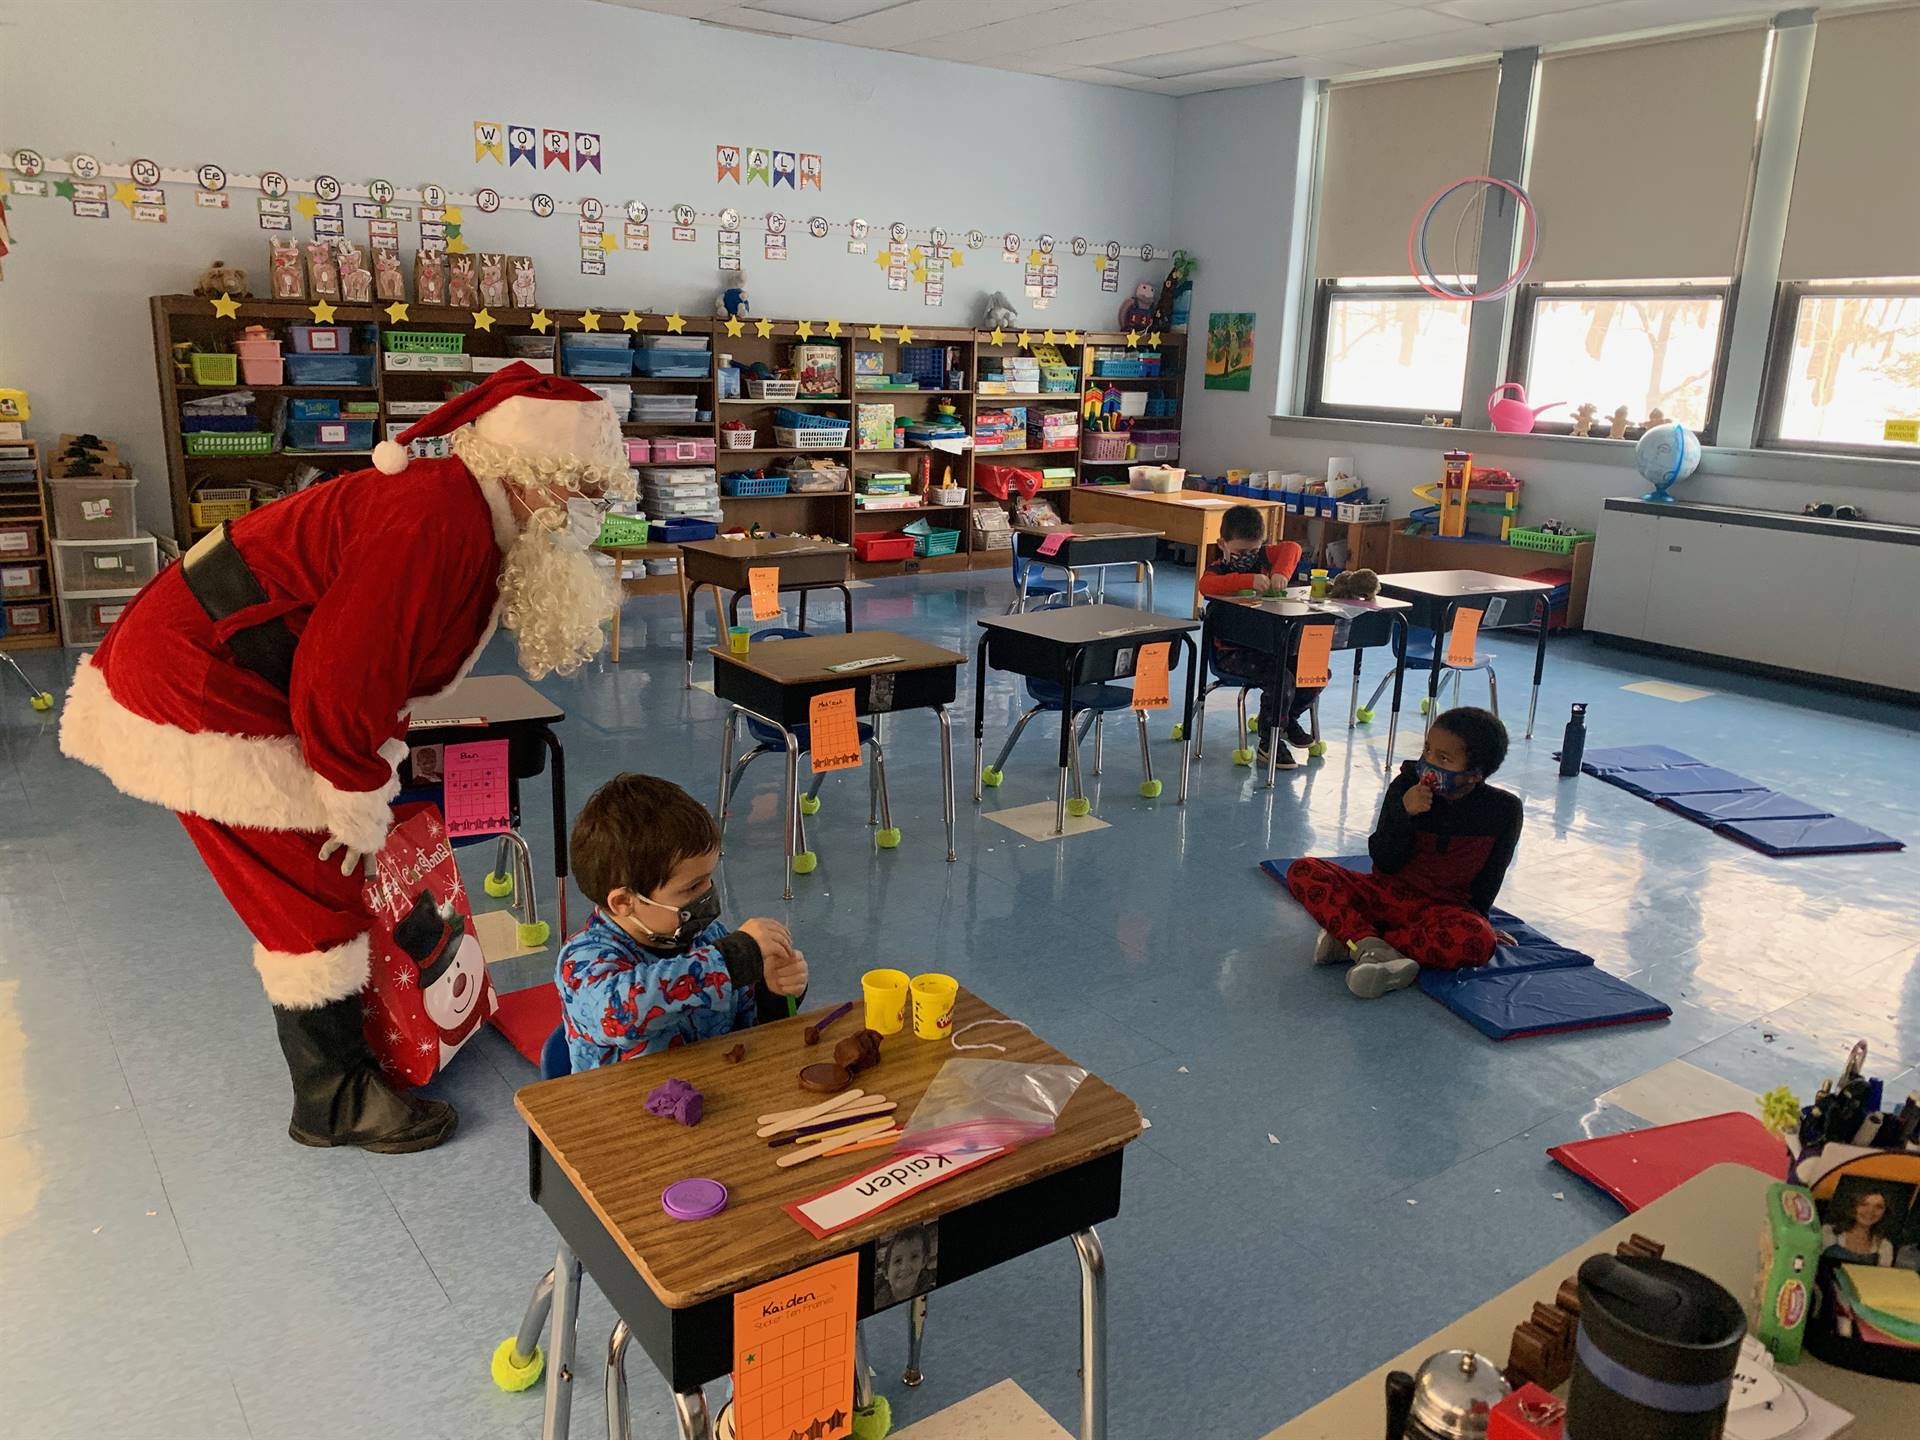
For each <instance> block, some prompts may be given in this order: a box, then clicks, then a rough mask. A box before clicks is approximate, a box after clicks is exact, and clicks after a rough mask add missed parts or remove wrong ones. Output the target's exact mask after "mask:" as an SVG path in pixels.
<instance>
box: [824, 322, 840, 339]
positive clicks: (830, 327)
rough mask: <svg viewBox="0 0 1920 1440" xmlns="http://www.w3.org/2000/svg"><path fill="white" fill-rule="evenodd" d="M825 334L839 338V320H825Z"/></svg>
mask: <svg viewBox="0 0 1920 1440" xmlns="http://www.w3.org/2000/svg"><path fill="white" fill-rule="evenodd" d="M827 334H828V336H829V337H831V338H832V339H835V340H838V339H839V338H840V322H839V321H838V320H829V321H827Z"/></svg>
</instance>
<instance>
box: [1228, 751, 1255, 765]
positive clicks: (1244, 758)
mask: <svg viewBox="0 0 1920 1440" xmlns="http://www.w3.org/2000/svg"><path fill="white" fill-rule="evenodd" d="M1233 763H1234V764H1236V765H1251V764H1253V751H1251V750H1236V751H1234V752H1233Z"/></svg>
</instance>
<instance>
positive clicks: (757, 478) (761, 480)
mask: <svg viewBox="0 0 1920 1440" xmlns="http://www.w3.org/2000/svg"><path fill="white" fill-rule="evenodd" d="M720 493H721V494H722V495H727V496H731V497H733V498H735V499H744V498H746V497H748V496H752V495H784V494H786V493H787V477H786V476H784V475H722V476H721V477H720Z"/></svg>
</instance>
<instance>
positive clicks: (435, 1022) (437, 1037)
mask: <svg viewBox="0 0 1920 1440" xmlns="http://www.w3.org/2000/svg"><path fill="white" fill-rule="evenodd" d="M394 816H395V823H394V826H393V829H392V830H390V831H388V832H387V843H386V845H385V846H384V847H383V848H382V849H381V851H380V855H379V858H378V859H377V860H376V861H375V871H374V876H373V878H372V879H371V880H369V881H368V882H367V887H366V899H367V910H368V912H369V913H370V914H371V915H372V916H373V929H372V931H371V933H370V934H369V935H368V937H367V939H368V941H369V944H370V948H371V950H372V973H371V974H370V975H369V977H368V980H367V988H366V989H365V990H363V991H361V1000H362V1002H363V1005H364V1012H365V1023H366V1033H367V1045H368V1047H369V1048H371V1049H372V1051H373V1053H374V1056H375V1058H376V1059H378V1060H379V1062H380V1066H381V1068H382V1069H383V1070H385V1071H386V1072H387V1075H388V1076H389V1077H390V1078H391V1079H393V1080H394V1081H395V1082H397V1083H399V1084H403V1085H424V1084H426V1083H427V1081H429V1080H431V1079H432V1078H433V1077H434V1076H435V1075H436V1074H438V1073H439V1071H440V1069H441V1067H442V1066H444V1065H445V1064H446V1063H447V1062H448V1061H449V1060H451V1059H453V1057H454V1056H455V1055H456V1054H458V1053H459V1050H460V1047H461V1046H462V1045H464V1044H466V1043H467V1041H468V1040H469V1039H471V1038H472V1036H473V1034H474V1032H475V1031H477V1030H478V1029H479V1028H480V1027H481V1025H483V1024H484V1023H485V1022H486V1021H487V1020H488V1019H490V1018H491V1017H492V1015H493V1013H494V1012H495V1011H496V1010H498V1009H499V1007H500V1002H499V1000H498V998H497V997H496V996H495V995H494V993H493V982H492V981H491V980H490V979H489V978H488V976H487V963H486V960H485V958H484V957H483V956H482V955H481V953H480V942H479V940H478V939H477V938H475V936H474V933H473V910H472V908H471V907H470V906H469V905H468V904H467V892H466V888H465V887H464V886H463V885H461V883H460V870H459V867H458V866H456V865H455V864H454V863H453V846H452V843H451V842H450V841H449V840H448V838H447V822H446V820H445V819H444V818H442V816H441V814H440V807H439V806H437V805H433V804H431V803H429V804H420V805H402V806H397V807H396V808H395V810H394Z"/></svg>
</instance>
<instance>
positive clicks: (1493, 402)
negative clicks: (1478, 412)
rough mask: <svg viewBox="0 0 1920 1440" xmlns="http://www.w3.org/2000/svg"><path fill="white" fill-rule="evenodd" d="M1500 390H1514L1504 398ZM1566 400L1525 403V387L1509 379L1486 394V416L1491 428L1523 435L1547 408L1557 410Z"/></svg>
mask: <svg viewBox="0 0 1920 1440" xmlns="http://www.w3.org/2000/svg"><path fill="white" fill-rule="evenodd" d="M1502 390H1512V391H1514V392H1516V393H1515V394H1514V395H1509V396H1507V397H1505V398H1504V399H1503V398H1501V394H1500V392H1501V391H1502ZM1566 403H1567V402H1566V401H1564V400H1554V401H1552V402H1550V403H1548V404H1546V405H1538V406H1534V405H1529V404H1527V387H1526V386H1524V385H1522V384H1520V383H1519V382H1518V381H1517V380H1509V381H1508V382H1507V383H1506V384H1504V385H1496V386H1495V387H1494V390H1493V394H1491V395H1489V396H1487V418H1488V419H1489V420H1491V421H1493V428H1494V429H1496V430H1505V431H1507V432H1508V433H1509V434H1512V435H1525V434H1526V433H1527V432H1528V431H1530V430H1532V429H1533V426H1534V422H1535V421H1536V420H1538V419H1539V418H1540V417H1541V416H1542V415H1544V414H1545V413H1546V412H1547V411H1549V410H1557V409H1559V408H1560V407H1561V406H1562V405H1565V404H1566Z"/></svg>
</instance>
